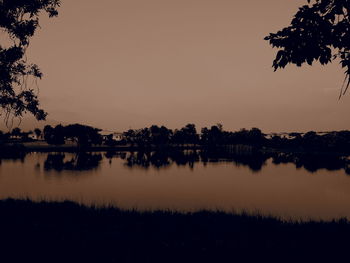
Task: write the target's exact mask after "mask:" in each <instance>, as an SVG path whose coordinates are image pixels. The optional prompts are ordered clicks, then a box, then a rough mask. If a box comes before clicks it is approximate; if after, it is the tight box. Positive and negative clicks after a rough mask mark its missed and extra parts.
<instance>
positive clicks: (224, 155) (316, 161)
mask: <svg viewBox="0 0 350 263" xmlns="http://www.w3.org/2000/svg"><path fill="white" fill-rule="evenodd" d="M27 154H28V153H27ZM27 154H25V153H23V152H21V151H19V152H18V153H17V154H16V153H15V152H11V153H10V154H4V153H0V164H1V160H7V159H11V160H21V161H22V162H25V159H26V155H27ZM113 159H121V160H123V163H124V165H125V166H126V167H129V168H137V167H138V168H142V169H150V168H155V169H166V168H169V167H171V166H172V165H177V166H188V167H190V169H193V168H194V167H195V166H196V165H198V164H201V165H204V166H205V165H207V164H209V163H226V164H230V163H231V164H232V165H234V166H237V167H238V166H243V167H248V168H249V169H250V170H251V171H253V172H259V171H260V170H262V169H263V167H264V166H265V165H267V163H268V161H269V160H271V161H272V163H273V164H275V165H281V164H288V163H292V164H294V165H295V167H296V168H300V169H306V170H307V171H309V172H316V171H318V170H320V169H326V170H329V171H336V170H343V171H345V173H346V174H348V175H350V158H349V157H348V156H340V155H335V154H317V153H307V152H303V153H290V152H288V153H284V152H262V151H259V150H256V151H255V150H251V149H248V150H246V149H245V150H244V151H236V150H233V151H232V150H230V149H215V150H213V149H207V150H186V151H182V150H169V149H164V150H157V151H135V152H105V153H96V152H79V153H76V154H74V153H48V154H47V156H46V159H45V161H44V169H45V170H46V171H50V170H53V171H58V172H61V171H66V170H71V171H87V170H93V169H98V168H99V167H100V165H101V163H102V162H103V160H106V161H109V162H110V163H111V162H112V161H113Z"/></svg>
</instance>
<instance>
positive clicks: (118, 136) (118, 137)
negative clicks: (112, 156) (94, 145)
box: [100, 131, 124, 142]
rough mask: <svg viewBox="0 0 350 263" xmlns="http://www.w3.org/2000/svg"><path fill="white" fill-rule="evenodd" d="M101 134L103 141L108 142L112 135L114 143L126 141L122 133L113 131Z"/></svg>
mask: <svg viewBox="0 0 350 263" xmlns="http://www.w3.org/2000/svg"><path fill="white" fill-rule="evenodd" d="M100 134H101V135H102V137H103V140H107V139H108V138H109V136H110V135H112V139H113V140H114V141H118V142H119V141H122V140H123V139H124V135H123V133H122V132H111V131H101V132H100Z"/></svg>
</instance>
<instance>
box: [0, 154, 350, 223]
mask: <svg viewBox="0 0 350 263" xmlns="http://www.w3.org/2000/svg"><path fill="white" fill-rule="evenodd" d="M19 156H20V155H19ZM22 156H23V155H22ZM15 159H16V158H15ZM23 160H24V161H23V162H18V161H12V160H8V159H7V160H5V159H4V160H3V161H2V163H1V165H0V198H1V199H4V198H30V199H33V200H42V199H47V200H66V199H68V200H73V201H77V202H80V203H83V204H88V205H90V204H92V205H102V206H106V205H107V206H108V205H116V206H118V207H121V208H126V209H132V208H137V209H171V210H172V209H174V210H181V211H194V210H200V209H214V210H216V209H223V210H225V211H232V209H237V210H238V211H240V209H243V210H246V211H261V212H262V213H266V214H270V213H271V214H274V215H281V216H287V217H288V216H293V217H295V218H296V219H298V218H299V217H303V218H306V219H307V218H309V217H314V218H316V219H317V218H324V219H326V218H334V217H340V216H347V217H348V218H350V211H349V206H350V191H349V189H350V177H349V176H346V173H345V171H346V172H347V173H348V174H349V169H348V167H349V160H348V158H346V157H342V156H334V155H320V154H310V153H309V154H306V153H303V154H302V153H298V154H296V153H294V154H291V153H267V152H265V153H263V152H261V151H250V152H245V153H243V152H241V153H239V152H236V151H229V150H227V151H224V150H216V151H214V150H209V149H208V150H201V151H175V150H173V151H169V150H166V149H164V150H160V151H142V152H141V151H139V152H103V153H79V154H76V153H30V154H27V155H25V158H23ZM311 172H314V174H315V176H310V174H311ZM257 175H258V176H257Z"/></svg>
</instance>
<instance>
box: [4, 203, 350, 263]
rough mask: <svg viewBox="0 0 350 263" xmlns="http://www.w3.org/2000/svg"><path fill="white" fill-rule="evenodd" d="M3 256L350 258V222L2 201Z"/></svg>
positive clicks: (190, 259)
mask: <svg viewBox="0 0 350 263" xmlns="http://www.w3.org/2000/svg"><path fill="white" fill-rule="evenodd" d="M0 214H1V217H0V232H1V235H0V250H1V258H2V259H5V258H7V259H6V260H5V261H2V262H258V261H259V262H318V261H320V262H321V260H322V262H324V261H328V262H348V260H349V258H350V255H349V253H348V251H349V245H350V239H349V236H350V224H349V222H348V221H347V220H337V221H332V222H303V223H302V222H283V221H281V220H279V219H275V218H271V217H262V216H251V215H246V214H226V213H222V212H205V211H204V212H196V213H187V214H180V213H173V212H168V211H158V212H137V211H122V210H119V209H116V208H103V209H100V208H98V209H97V208H87V207H83V206H79V205H77V204H74V203H70V202H63V203H48V202H41V203H33V202H31V201H15V200H4V201H0Z"/></svg>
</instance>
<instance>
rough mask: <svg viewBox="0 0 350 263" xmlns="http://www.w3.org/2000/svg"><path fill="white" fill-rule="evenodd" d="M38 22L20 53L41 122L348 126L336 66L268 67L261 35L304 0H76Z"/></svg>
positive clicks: (269, 52) (347, 104)
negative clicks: (39, 76)
mask: <svg viewBox="0 0 350 263" xmlns="http://www.w3.org/2000/svg"><path fill="white" fill-rule="evenodd" d="M62 2H63V3H62V7H61V8H60V10H59V11H60V13H59V17H58V18H54V19H48V18H46V17H42V20H41V29H40V30H39V31H38V33H37V35H36V36H35V37H34V38H33V40H32V42H31V46H30V48H29V49H28V58H29V60H30V61H31V62H33V63H37V64H38V65H39V66H40V67H41V69H42V71H43V72H44V78H43V80H42V81H40V82H39V86H40V99H41V102H42V106H43V107H44V108H45V109H46V110H47V111H48V112H49V117H48V118H49V119H51V120H55V121H58V122H64V123H70V122H79V123H84V124H89V125H93V126H97V127H101V128H104V129H110V130H117V131H121V130H125V129H128V128H141V127H144V126H149V125H151V124H158V125H166V126H168V127H170V128H179V127H182V126H184V125H185V124H186V123H189V122H190V123H195V124H196V125H197V126H198V127H203V126H209V125H213V124H216V123H222V124H223V125H224V129H227V130H238V129H240V128H244V127H245V128H250V127H259V128H261V129H262V130H263V131H265V132H270V131H275V132H278V131H306V130H318V131H321V130H322V131H324V130H340V129H350V122H349V112H350V94H347V95H346V96H345V97H343V98H342V99H341V100H338V95H339V91H340V87H341V85H342V82H343V79H344V75H343V70H342V69H341V67H340V65H339V64H338V63H333V64H331V65H328V66H325V67H322V66H319V65H314V66H312V67H310V66H304V67H302V68H297V67H295V66H288V67H287V68H286V69H284V70H280V71H278V72H273V69H272V68H271V65H272V60H273V58H274V55H275V53H276V50H273V49H272V48H271V47H270V46H269V45H268V43H267V42H266V41H264V40H263V38H264V36H266V35H267V34H268V33H269V32H275V31H276V30H278V29H281V28H282V27H284V26H287V25H288V24H289V22H290V20H291V18H292V16H293V14H294V13H295V12H296V11H297V9H298V6H300V5H301V4H303V3H306V0H265V1H261V0H251V1H243V0H240V1H238V0H99V1H92V0H74V1H65V0H63V1H62Z"/></svg>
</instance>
